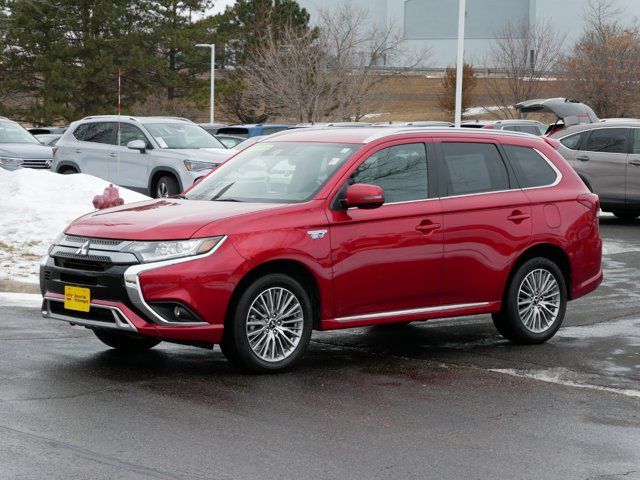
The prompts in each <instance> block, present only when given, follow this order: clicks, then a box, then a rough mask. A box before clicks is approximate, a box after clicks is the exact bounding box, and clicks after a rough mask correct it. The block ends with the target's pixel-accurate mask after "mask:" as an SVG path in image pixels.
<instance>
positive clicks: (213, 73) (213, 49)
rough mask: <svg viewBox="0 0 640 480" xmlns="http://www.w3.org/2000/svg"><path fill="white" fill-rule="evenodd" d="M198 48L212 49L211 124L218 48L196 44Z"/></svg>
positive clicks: (207, 44) (212, 45)
mask: <svg viewBox="0 0 640 480" xmlns="http://www.w3.org/2000/svg"><path fill="white" fill-rule="evenodd" d="M196 47H202V48H210V49H211V92H210V95H211V99H210V113H209V123H213V102H214V100H213V97H214V93H215V87H214V82H215V76H216V73H215V68H216V46H215V45H214V44H213V43H198V44H196Z"/></svg>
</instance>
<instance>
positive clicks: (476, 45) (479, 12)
mask: <svg viewBox="0 0 640 480" xmlns="http://www.w3.org/2000/svg"><path fill="white" fill-rule="evenodd" d="M345 2H346V3H350V4H354V5H356V6H358V7H360V8H365V9H366V10H367V11H368V18H369V21H370V22H372V23H375V24H378V25H394V26H397V28H400V29H401V30H402V34H403V37H404V39H405V40H404V48H405V49H406V51H409V52H410V51H420V50H423V49H424V48H425V47H430V50H431V55H430V58H429V66H431V67H436V68H443V67H446V66H450V65H454V64H455V61H456V48H457V36H458V4H459V2H458V0H298V3H300V5H301V6H303V7H304V8H306V9H307V10H308V11H309V13H310V14H311V21H312V22H314V21H315V20H316V19H317V18H318V12H319V10H320V9H328V10H331V9H332V8H336V7H337V6H338V5H340V4H342V3H345ZM615 2H616V3H617V5H616V8H619V9H620V10H621V11H622V12H623V14H622V15H621V17H622V18H623V19H624V20H630V21H633V20H635V19H636V18H640V0H615ZM466 3H467V16H466V28H465V35H466V40H465V60H467V61H469V62H470V63H473V64H474V65H477V66H484V65H485V59H487V58H488V55H489V51H490V45H491V42H492V40H494V39H495V38H496V36H497V35H498V34H499V32H500V31H501V30H502V29H503V28H504V27H505V25H506V24H508V23H518V22H520V21H525V22H529V23H533V22H535V21H536V19H540V18H546V19H549V21H551V23H552V24H553V25H554V26H555V27H556V28H557V29H558V30H559V31H561V32H562V33H564V34H566V45H567V46H570V45H572V44H573V43H574V42H575V41H576V39H577V38H578V37H579V36H580V34H581V32H582V31H583V28H584V25H585V20H584V12H585V7H586V6H587V4H588V0H467V2H466ZM392 66H403V65H392Z"/></svg>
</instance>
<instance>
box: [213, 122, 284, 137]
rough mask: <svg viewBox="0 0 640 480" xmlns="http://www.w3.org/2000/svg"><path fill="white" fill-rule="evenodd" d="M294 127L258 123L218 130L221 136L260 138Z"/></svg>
mask: <svg viewBox="0 0 640 480" xmlns="http://www.w3.org/2000/svg"><path fill="white" fill-rule="evenodd" d="M292 127H293V125H289V124H282V123H256V124H249V125H231V126H228V127H222V128H219V129H218V132H217V133H218V134H219V135H234V136H237V137H244V138H250V137H258V136H261V135H271V134H272V133H277V132H281V131H282V130H288V129H289V128H292Z"/></svg>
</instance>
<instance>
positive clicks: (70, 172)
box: [60, 167, 78, 175]
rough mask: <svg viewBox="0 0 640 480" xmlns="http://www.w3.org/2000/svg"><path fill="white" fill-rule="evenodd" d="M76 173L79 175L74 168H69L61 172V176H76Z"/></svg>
mask: <svg viewBox="0 0 640 480" xmlns="http://www.w3.org/2000/svg"><path fill="white" fill-rule="evenodd" d="M76 173H78V170H76V169H75V168H73V167H67V168H65V169H64V170H61V171H60V174H62V175H74V174H76Z"/></svg>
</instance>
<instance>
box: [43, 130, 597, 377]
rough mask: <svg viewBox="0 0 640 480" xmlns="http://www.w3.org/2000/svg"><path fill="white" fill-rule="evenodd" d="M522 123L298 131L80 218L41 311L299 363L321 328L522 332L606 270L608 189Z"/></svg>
mask: <svg viewBox="0 0 640 480" xmlns="http://www.w3.org/2000/svg"><path fill="white" fill-rule="evenodd" d="M555 146H557V142H556V141H555V140H551V139H546V140H545V139H541V138H534V137H533V136H530V135H526V134H519V133H506V132H498V131H491V130H486V131H480V130H453V129H442V130H436V129H425V130H416V129H415V128H412V129H389V128H384V129H383V128H375V127H371V128H349V129H331V130H326V129H324V130H322V129H299V130H290V131H287V132H283V133H280V134H275V135H274V136H271V137H269V138H268V139H266V140H265V141H263V142H260V143H257V144H255V145H253V146H252V147H250V148H248V149H246V150H244V151H243V152H241V153H239V154H238V155H237V156H235V157H234V158H233V159H232V160H230V161H229V162H227V163H226V164H224V165H223V166H222V167H220V168H218V169H217V170H215V171H213V172H212V173H211V174H210V175H208V176H207V177H206V178H205V179H204V180H203V181H202V182H200V183H198V184H197V185H195V186H194V187H192V188H191V189H190V190H188V191H187V192H186V193H185V194H184V195H183V196H181V197H180V198H169V199H162V200H154V201H148V202H143V203H138V204H132V205H125V206H122V207H117V208H113V209H110V210H103V211H98V212H95V213H92V214H89V215H86V216H84V217H81V218H79V219H78V220H76V221H75V222H73V223H72V224H71V225H70V226H69V227H68V228H67V229H66V231H65V232H64V233H63V234H61V235H60V236H59V237H58V239H57V240H56V241H55V243H54V245H52V246H51V248H50V250H49V254H48V256H47V257H45V259H43V263H42V268H41V278H40V280H41V287H42V292H43V295H44V302H43V306H42V311H43V314H44V316H45V317H48V318H54V319H58V320H64V321H66V322H69V323H72V324H77V325H83V326H85V327H88V328H90V329H91V330H93V331H94V333H95V334H96V336H97V337H98V338H99V339H100V340H102V341H103V342H104V343H105V344H107V345H109V346H111V347H113V348H116V349H122V350H130V351H136V350H144V349H148V348H151V347H153V346H155V345H157V344H158V343H160V342H161V341H169V342H175V343H181V344H188V345H196V346H202V347H206V348H211V347H212V346H213V345H214V344H220V345H221V347H222V351H223V352H224V354H225V355H226V356H227V358H229V359H230V360H232V361H233V362H234V363H236V364H238V365H240V366H242V367H245V368H248V369H251V370H254V371H275V370H280V369H283V368H285V367H288V366H290V365H291V364H293V363H294V362H296V361H297V360H299V359H300V357H301V356H302V354H303V353H304V351H305V349H306V347H307V345H308V343H309V339H310V337H311V331H312V329H318V330H331V329H338V328H349V327H362V326H365V325H376V324H384V323H406V322H412V321H416V320H427V319H431V318H441V317H453V316H459V315H471V314H486V313H490V314H492V316H493V321H494V323H495V325H496V327H497V329H498V331H499V332H500V333H501V334H502V335H503V336H504V337H506V338H507V339H509V340H511V341H513V342H516V343H524V344H533V343H541V342H544V341H546V340H548V339H549V338H551V337H552V336H553V335H554V334H555V332H556V331H557V330H558V328H559V327H560V324H561V323H562V320H563V317H564V314H565V308H566V304H567V301H568V300H573V299H576V298H578V297H581V296H583V295H585V294H587V293H589V292H591V291H593V290H594V289H595V288H596V287H597V286H598V285H599V283H600V282H601V280H602V270H601V265H600V261H601V249H602V243H601V240H600V235H599V230H598V217H597V215H598V197H597V196H596V195H595V194H593V193H590V192H589V190H588V189H587V187H586V186H585V185H584V183H583V182H582V181H581V180H580V178H578V176H577V175H576V173H575V172H574V171H573V169H572V168H571V167H570V166H569V165H568V164H567V162H566V161H565V160H564V159H563V158H562V157H561V156H560V155H559V154H558V153H557V152H556V150H555V148H554V147H555Z"/></svg>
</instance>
